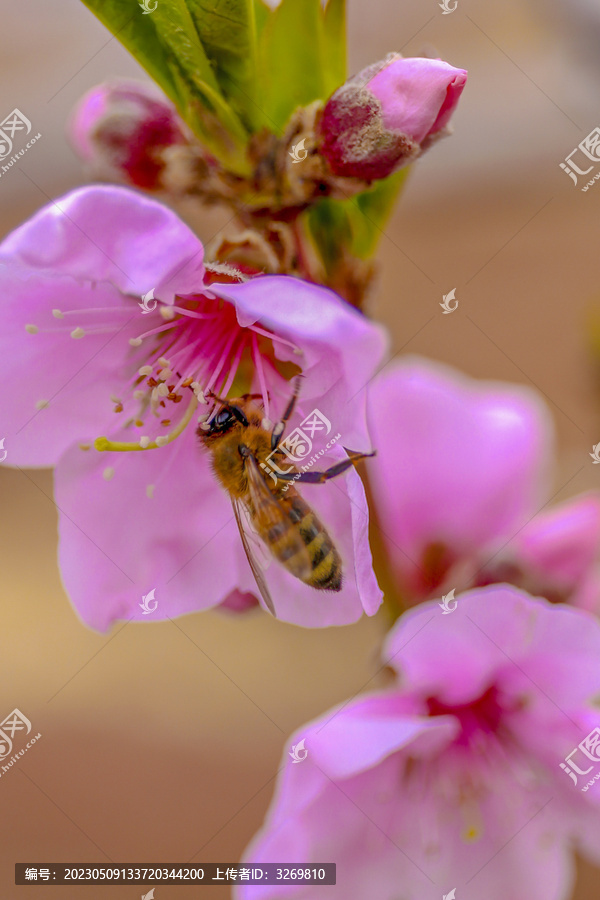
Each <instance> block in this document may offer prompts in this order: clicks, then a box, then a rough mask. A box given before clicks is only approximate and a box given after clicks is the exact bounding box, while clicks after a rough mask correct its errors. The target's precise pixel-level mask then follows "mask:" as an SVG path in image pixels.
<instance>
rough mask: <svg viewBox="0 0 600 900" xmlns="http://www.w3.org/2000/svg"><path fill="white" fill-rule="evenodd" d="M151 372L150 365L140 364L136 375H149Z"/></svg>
mask: <svg viewBox="0 0 600 900" xmlns="http://www.w3.org/2000/svg"><path fill="white" fill-rule="evenodd" d="M151 374H152V366H142V367H141V368H139V369H138V375H151Z"/></svg>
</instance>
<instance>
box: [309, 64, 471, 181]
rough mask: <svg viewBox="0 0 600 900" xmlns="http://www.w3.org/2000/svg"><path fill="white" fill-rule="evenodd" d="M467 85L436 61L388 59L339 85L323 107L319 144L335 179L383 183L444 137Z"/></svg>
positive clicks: (463, 76)
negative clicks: (343, 178)
mask: <svg viewBox="0 0 600 900" xmlns="http://www.w3.org/2000/svg"><path fill="white" fill-rule="evenodd" d="M466 80H467V73H466V71H465V70H464V69H455V68H454V67H453V66H450V65H448V63H446V62H443V61H442V60H440V59H403V58H402V57H401V56H400V54H398V53H391V54H390V55H389V56H388V57H387V58H386V59H385V60H383V61H382V62H379V63H375V64H374V65H372V66H369V67H368V68H366V69H363V70H362V72H359V73H358V75H355V76H354V77H353V78H350V79H349V80H348V81H347V82H346V83H345V84H343V85H342V87H341V88H339V89H338V90H337V91H336V92H335V93H334V94H333V95H332V96H331V97H330V98H329V100H328V101H327V103H326V104H325V107H324V109H323V112H322V115H321V119H320V122H319V126H318V143H319V150H320V152H321V154H322V155H323V156H324V157H325V159H326V160H327V162H328V164H329V167H330V169H331V171H332V172H333V174H334V175H341V176H346V177H352V178H361V179H363V180H365V181H372V180H373V179H375V178H386V177H387V176H388V175H390V174H391V173H392V172H394V171H395V170H396V169H399V168H400V167H401V166H402V165H404V164H405V163H407V162H410V161H412V160H413V159H415V158H416V157H417V156H418V155H419V154H420V153H421V152H422V151H423V150H426V149H427V147H428V146H429V145H430V144H431V143H432V141H433V140H435V139H436V138H438V137H441V136H442V135H443V134H445V133H447V126H448V122H449V120H450V117H451V115H452V113H453V112H454V110H455V109H456V106H457V104H458V100H459V98H460V95H461V93H462V91H463V88H464V86H465V83H466Z"/></svg>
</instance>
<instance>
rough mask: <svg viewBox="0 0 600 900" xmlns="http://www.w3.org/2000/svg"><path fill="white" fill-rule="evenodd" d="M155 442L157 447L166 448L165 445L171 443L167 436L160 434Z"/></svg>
mask: <svg viewBox="0 0 600 900" xmlns="http://www.w3.org/2000/svg"><path fill="white" fill-rule="evenodd" d="M155 440H156V446H157V447H164V446H165V444H168V443H169V438H168V437H167V435H166V434H160V435H159V436H158V437H157V438H155Z"/></svg>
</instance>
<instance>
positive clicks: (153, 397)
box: [150, 388, 159, 403]
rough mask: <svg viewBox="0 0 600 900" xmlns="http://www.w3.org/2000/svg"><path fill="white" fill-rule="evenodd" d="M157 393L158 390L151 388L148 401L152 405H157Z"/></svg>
mask: <svg viewBox="0 0 600 900" xmlns="http://www.w3.org/2000/svg"><path fill="white" fill-rule="evenodd" d="M158 398H159V393H158V388H152V393H151V394H150V400H151V401H152V403H158Z"/></svg>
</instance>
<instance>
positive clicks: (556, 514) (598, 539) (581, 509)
mask: <svg viewBox="0 0 600 900" xmlns="http://www.w3.org/2000/svg"><path fill="white" fill-rule="evenodd" d="M510 547H511V551H512V552H514V553H516V555H517V556H518V558H519V560H520V561H521V562H522V563H524V564H525V565H526V566H528V567H530V568H531V569H532V570H533V571H535V572H537V573H539V574H540V575H544V577H546V578H549V579H551V580H553V581H556V582H557V584H558V585H559V586H566V587H569V588H571V587H573V586H575V585H576V584H577V582H578V581H579V580H580V579H582V578H583V577H584V576H585V575H586V574H587V573H588V572H589V570H590V569H591V568H592V567H593V566H594V564H595V563H596V562H597V560H598V556H599V551H600V497H598V495H596V494H588V495H585V496H583V497H576V498H574V499H573V500H568V501H567V502H566V503H561V504H560V505H558V506H554V507H551V508H550V509H549V510H545V511H544V512H542V513H540V514H539V515H537V516H536V517H535V519H532V521H531V522H529V523H528V524H527V525H526V526H525V528H524V529H523V530H522V531H521V532H519V534H518V535H517V537H516V538H515V540H514V541H513V542H512V543H511V545H510Z"/></svg>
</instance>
